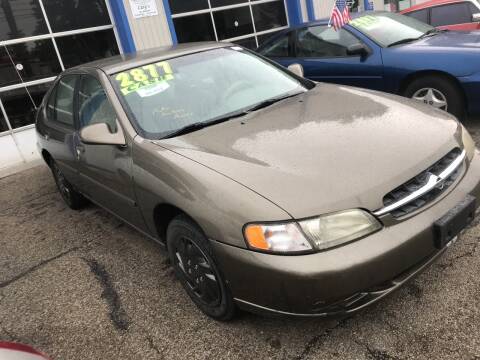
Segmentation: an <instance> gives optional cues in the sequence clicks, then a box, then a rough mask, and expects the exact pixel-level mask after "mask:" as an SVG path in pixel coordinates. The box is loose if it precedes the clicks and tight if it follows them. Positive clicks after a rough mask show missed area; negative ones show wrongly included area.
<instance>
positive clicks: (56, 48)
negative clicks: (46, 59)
mask: <svg viewBox="0 0 480 360" xmlns="http://www.w3.org/2000/svg"><path fill="white" fill-rule="evenodd" d="M38 3H39V4H40V9H42V14H43V17H44V18H45V23H46V24H47V29H48V32H49V33H50V35H52V34H53V31H52V27H51V26H50V21H49V20H48V16H47V12H46V11H45V6H43V0H38ZM52 42H53V48H54V49H55V52H56V53H57V57H58V62H59V64H60V68H61V69H62V71H64V70H65V66H64V65H63V60H62V57H61V56H60V51H59V50H58V46H57V42H56V40H55V38H54V37H53V35H52Z"/></svg>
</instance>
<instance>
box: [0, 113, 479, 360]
mask: <svg viewBox="0 0 480 360" xmlns="http://www.w3.org/2000/svg"><path fill="white" fill-rule="evenodd" d="M467 126H468V128H469V129H470V130H471V133H472V135H473V136H474V138H475V139H476V141H477V144H479V146H480V119H478V120H476V121H473V120H472V121H470V122H469V123H468V124H467ZM479 240H480V219H477V220H476V221H475V223H474V224H473V225H472V226H471V227H470V228H469V229H468V230H467V231H466V232H465V233H464V234H463V235H462V236H461V238H460V239H459V241H458V242H457V243H456V244H455V245H454V246H452V247H451V248H450V249H449V250H448V251H447V253H446V254H445V256H443V257H442V258H441V259H440V260H439V261H438V262H437V263H435V264H434V265H433V266H432V267H430V268H429V269H428V270H427V271H426V272H424V273H423V274H422V275H420V276H419V277H418V278H416V279H415V280H414V281H413V282H411V283H410V284H409V285H407V286H406V287H404V288H402V289H401V290H399V291H398V292H396V293H394V294H393V295H391V296H389V297H388V298H386V299H384V300H383V301H381V302H380V303H378V304H376V305H374V306H373V307H370V308H368V309H366V310H365V311H363V312H361V313H359V314H357V315H355V316H353V317H350V318H344V319H303V320H298V319H292V318H281V319H273V318H266V317H261V316H256V315H252V314H247V313H241V314H240V315H239V317H238V318H237V319H235V320H234V321H233V322H230V323H219V322H216V321H213V320H210V319H209V318H207V317H205V316H204V315H203V314H202V313H200V312H199V311H198V310H197V309H196V308H195V306H194V305H193V303H192V302H191V301H190V300H189V298H188V297H187V295H186V294H185V292H184V291H183V289H182V288H181V285H180V284H179V282H178V281H176V280H175V277H174V275H173V272H172V269H171V268H170V266H169V263H168V260H167V256H166V254H165V253H164V252H163V251H162V250H161V248H160V247H159V246H158V245H157V244H155V243H154V242H152V241H151V240H149V239H147V238H145V237H144V236H142V235H140V234H139V233H137V232H136V231H135V230H133V229H131V228H130V227H128V226H127V225H124V224H123V223H122V222H120V221H119V220H117V219H116V218H114V217H113V216H112V215H110V214H109V213H107V212H106V211H104V210H102V209H100V208H98V207H96V206H93V205H91V206H89V207H87V208H86V209H85V210H83V211H81V212H76V211H72V210H70V209H68V208H67V207H66V206H65V205H64V203H63V202H62V200H61V197H60V195H59V194H58V192H57V191H56V188H55V185H54V182H53V179H52V177H51V175H50V172H49V170H48V168H47V167H46V166H44V165H42V166H39V167H35V168H33V169H29V170H26V171H23V172H21V173H18V174H15V175H10V176H7V177H4V178H2V179H0V340H9V341H19V342H22V343H26V344H30V345H33V346H35V347H36V348H38V349H40V350H42V351H44V352H45V353H47V354H49V355H50V356H51V357H52V359H105V360H108V359H186V358H190V359H265V358H272V359H378V360H380V359H468V360H473V359H480V245H479V244H480V243H479Z"/></svg>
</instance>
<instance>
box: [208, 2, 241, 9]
mask: <svg viewBox="0 0 480 360" xmlns="http://www.w3.org/2000/svg"><path fill="white" fill-rule="evenodd" d="M241 3H247V4H248V1H245V0H210V5H212V8H214V7H218V6H228V5H235V4H241Z"/></svg>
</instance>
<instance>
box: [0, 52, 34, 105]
mask: <svg viewBox="0 0 480 360" xmlns="http://www.w3.org/2000/svg"><path fill="white" fill-rule="evenodd" d="M3 47H4V48H5V51H6V53H7V56H8V58H9V59H10V61H11V63H12V65H13V67H14V68H15V71H16V72H17V75H18V77H19V78H20V81H21V82H22V85H23V86H24V87H25V91H26V92H27V94H28V97H29V98H30V101H31V102H32V105H33V107H34V109H35V110H37V109H38V108H37V105H36V104H35V101H33V97H32V94H30V91H29V90H28V88H27V85H25V82H24V81H23V78H22V75H21V74H20V71H19V70H22V69H23V66H22V64H17V65H15V62H14V61H13V59H12V56H11V55H10V51H8V48H7V45H5V44H3ZM19 66H21V69H19Z"/></svg>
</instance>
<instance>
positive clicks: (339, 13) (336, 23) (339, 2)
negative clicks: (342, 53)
mask: <svg viewBox="0 0 480 360" xmlns="http://www.w3.org/2000/svg"><path fill="white" fill-rule="evenodd" d="M351 20H352V18H351V17H350V10H349V9H348V5H347V1H346V0H335V7H334V8H333V11H332V15H331V16H330V23H329V24H333V27H334V29H335V31H338V29H341V28H342V27H344V26H345V25H346V24H348V23H349V22H350V21H351Z"/></svg>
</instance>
